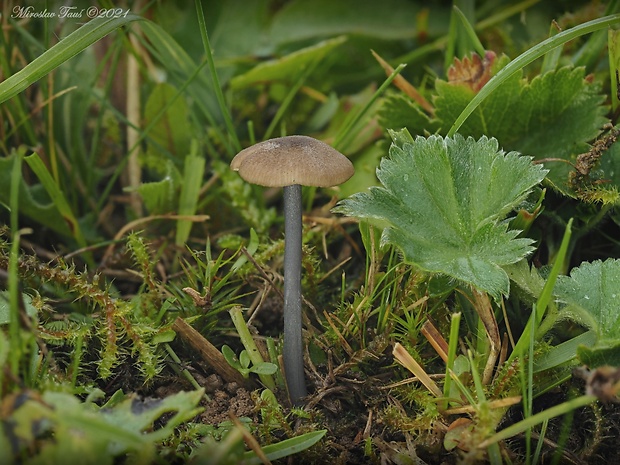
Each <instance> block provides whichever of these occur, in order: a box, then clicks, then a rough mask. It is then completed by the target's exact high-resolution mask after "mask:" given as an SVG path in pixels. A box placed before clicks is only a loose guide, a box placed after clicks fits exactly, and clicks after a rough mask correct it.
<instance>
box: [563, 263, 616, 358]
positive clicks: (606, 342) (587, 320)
mask: <svg viewBox="0 0 620 465" xmlns="http://www.w3.org/2000/svg"><path fill="white" fill-rule="evenodd" d="M555 294H556V297H557V298H558V299H559V301H560V302H563V303H564V304H565V305H564V307H563V308H562V309H561V312H562V314H563V315H565V316H566V317H568V318H571V319H573V320H575V321H577V322H579V323H580V324H582V325H584V326H586V327H588V328H590V329H592V330H594V331H595V332H596V334H597V336H598V340H597V343H596V344H595V345H594V347H589V348H588V347H584V346H582V347H580V349H579V350H578V351H577V353H578V356H579V357H580V359H581V358H587V359H588V360H589V363H595V364H598V363H600V362H602V361H604V360H606V363H607V364H611V363H614V364H616V365H617V366H620V299H619V297H620V260H618V259H607V260H605V261H601V260H596V261H594V262H591V263H589V262H585V263H582V264H581V265H580V266H579V267H578V268H574V269H573V270H572V271H571V273H570V276H559V277H558V280H557V283H556V286H555ZM597 351H599V352H600V353H599V354H598V355H597V354H596V352H597ZM582 361H584V363H585V360H582Z"/></svg>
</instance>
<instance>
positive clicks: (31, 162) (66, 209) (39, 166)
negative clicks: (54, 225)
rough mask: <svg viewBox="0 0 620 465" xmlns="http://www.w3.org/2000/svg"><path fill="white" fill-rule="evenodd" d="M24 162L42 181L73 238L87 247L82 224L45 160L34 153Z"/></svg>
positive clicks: (25, 158)
mask: <svg viewBox="0 0 620 465" xmlns="http://www.w3.org/2000/svg"><path fill="white" fill-rule="evenodd" d="M24 160H26V162H27V163H28V166H30V168H31V169H32V171H34V173H35V174H36V175H37V177H38V178H39V181H41V184H42V185H43V187H44V188H45V190H46V191H47V193H48V195H49V196H50V198H51V199H52V202H53V203H54V205H55V206H56V208H57V209H58V212H59V213H60V215H61V216H62V219H63V220H64V221H65V222H66V223H67V225H68V226H69V229H70V231H71V234H72V236H73V237H74V238H75V240H76V241H77V243H78V244H79V245H80V246H81V247H86V241H85V240H84V236H83V235H82V230H81V228H80V224H79V223H78V221H77V219H76V218H75V215H74V214H73V211H72V210H71V207H70V206H69V203H68V202H67V199H66V197H65V194H64V193H63V191H62V189H61V187H60V186H59V185H58V183H57V182H56V181H55V180H54V178H53V177H52V175H51V174H50V172H49V171H48V170H47V167H46V166H45V164H44V163H43V160H41V157H39V155H38V154H37V153H33V154H32V155H29V156H27V157H24Z"/></svg>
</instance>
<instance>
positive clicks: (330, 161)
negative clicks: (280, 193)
mask: <svg viewBox="0 0 620 465" xmlns="http://www.w3.org/2000/svg"><path fill="white" fill-rule="evenodd" d="M230 167H231V168H232V169H233V170H235V171H239V175H240V176H241V177H242V178H243V179H245V180H246V181H248V182H251V183H252V184H259V185H261V186H269V187H284V186H291V185H293V184H301V185H303V186H316V187H331V186H336V185H338V184H342V183H343V182H345V181H346V180H347V179H349V178H350V177H351V176H353V173H354V172H355V170H354V169H353V164H352V163H351V162H350V161H349V159H348V158H347V157H345V156H344V155H343V154H341V153H340V152H338V151H337V150H336V149H334V148H333V147H331V146H329V145H327V144H326V143H325V142H322V141H320V140H317V139H314V138H312V137H308V136H286V137H277V138H275V139H269V140H266V141H264V142H259V143H258V144H254V145H252V146H251V147H248V148H246V149H244V150H242V151H241V152H239V153H238V154H237V155H236V156H235V158H233V160H232V162H231V163H230Z"/></svg>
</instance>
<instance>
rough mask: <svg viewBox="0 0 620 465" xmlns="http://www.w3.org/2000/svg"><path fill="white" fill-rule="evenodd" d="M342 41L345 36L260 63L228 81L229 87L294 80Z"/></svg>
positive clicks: (239, 87) (344, 39) (235, 87)
mask: <svg viewBox="0 0 620 465" xmlns="http://www.w3.org/2000/svg"><path fill="white" fill-rule="evenodd" d="M344 41H346V37H343V36H342V37H336V38H333V39H329V40H325V41H323V42H319V43H318V44H316V45H312V46H310V47H306V48H303V49H301V50H297V51H295V52H293V53H291V54H289V55H286V56H284V57H282V58H279V59H276V60H270V61H266V62H263V63H260V64H258V65H256V66H255V67H254V68H252V69H251V70H250V71H248V72H247V73H244V74H241V75H238V76H235V77H234V78H233V79H232V80H231V81H230V85H231V88H232V89H241V88H244V87H247V86H249V85H252V84H256V83H263V82H270V81H279V80H285V81H290V80H295V78H296V77H298V76H299V75H300V73H301V72H302V71H303V70H304V69H306V68H307V67H308V66H310V65H312V64H313V63H316V62H317V61H320V60H322V59H323V58H324V57H325V56H327V54H328V53H330V52H331V51H332V50H333V49H334V48H336V47H337V46H339V45H340V44H342V43H343V42H344Z"/></svg>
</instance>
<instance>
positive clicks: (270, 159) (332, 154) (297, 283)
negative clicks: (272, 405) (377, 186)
mask: <svg viewBox="0 0 620 465" xmlns="http://www.w3.org/2000/svg"><path fill="white" fill-rule="evenodd" d="M230 167H231V168H232V169H233V170H235V171H238V172H239V175H240V176H241V177H242V178H243V179H245V180H246V181H248V182H251V183H253V184H259V185H261V186H268V187H283V188H284V350H283V353H284V371H285V377H286V384H287V387H288V392H289V397H290V399H291V402H292V403H293V404H299V403H300V400H301V398H302V397H305V396H306V382H305V377H304V364H303V341H302V336H301V330H302V318H301V242H302V206H301V186H302V185H304V186H315V187H332V186H336V185H338V184H342V183H343V182H345V181H346V180H347V179H349V178H350V177H351V176H353V173H354V171H355V170H354V169H353V165H352V164H351V162H350V161H349V159H348V158H347V157H345V156H344V155H342V154H341V153H340V152H338V151H337V150H336V149H334V148H332V147H331V146H329V145H327V144H326V143H325V142H321V141H319V140H317V139H314V138H312V137H308V136H286V137H278V138H275V139H269V140H266V141H263V142H259V143H258V144H255V145H252V146H251V147H248V148H246V149H244V150H242V151H241V152H239V153H238V154H237V155H236V156H235V158H233V160H232V162H231V163H230Z"/></svg>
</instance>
